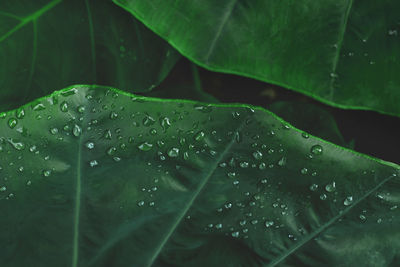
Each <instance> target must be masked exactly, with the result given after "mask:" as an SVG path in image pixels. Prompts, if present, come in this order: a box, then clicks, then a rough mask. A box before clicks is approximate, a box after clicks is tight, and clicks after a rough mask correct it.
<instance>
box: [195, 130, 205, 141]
mask: <svg viewBox="0 0 400 267" xmlns="http://www.w3.org/2000/svg"><path fill="white" fill-rule="evenodd" d="M204 136H205V134H204V132H203V131H200V132H198V133H197V134H196V135H195V137H194V140H196V141H201V140H203V139H204Z"/></svg>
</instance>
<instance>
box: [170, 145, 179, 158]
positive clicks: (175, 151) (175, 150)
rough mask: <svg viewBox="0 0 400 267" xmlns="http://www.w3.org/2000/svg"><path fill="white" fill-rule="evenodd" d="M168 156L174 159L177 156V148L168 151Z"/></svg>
mask: <svg viewBox="0 0 400 267" xmlns="http://www.w3.org/2000/svg"><path fill="white" fill-rule="evenodd" d="M168 156H170V157H171V158H176V157H177V156H179V148H176V147H173V148H171V149H170V150H168Z"/></svg>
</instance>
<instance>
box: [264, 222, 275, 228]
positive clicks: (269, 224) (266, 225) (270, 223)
mask: <svg viewBox="0 0 400 267" xmlns="http://www.w3.org/2000/svg"><path fill="white" fill-rule="evenodd" d="M273 225H274V222H273V221H266V222H265V227H267V228H269V227H271V226H273Z"/></svg>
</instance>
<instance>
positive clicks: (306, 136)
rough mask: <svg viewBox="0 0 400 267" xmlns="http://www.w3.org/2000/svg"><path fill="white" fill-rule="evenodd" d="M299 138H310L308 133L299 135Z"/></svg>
mask: <svg viewBox="0 0 400 267" xmlns="http://www.w3.org/2000/svg"><path fill="white" fill-rule="evenodd" d="M301 136H303V137H304V138H306V139H307V138H309V137H310V136H309V135H308V133H304V132H303V133H301Z"/></svg>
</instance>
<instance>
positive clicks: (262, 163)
mask: <svg viewBox="0 0 400 267" xmlns="http://www.w3.org/2000/svg"><path fill="white" fill-rule="evenodd" d="M266 168H267V165H266V164H265V163H264V162H261V163H260V165H258V169H260V170H265V169H266Z"/></svg>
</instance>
